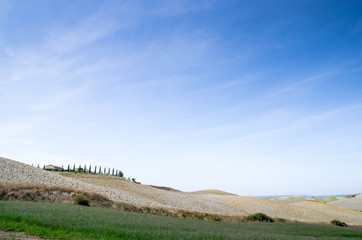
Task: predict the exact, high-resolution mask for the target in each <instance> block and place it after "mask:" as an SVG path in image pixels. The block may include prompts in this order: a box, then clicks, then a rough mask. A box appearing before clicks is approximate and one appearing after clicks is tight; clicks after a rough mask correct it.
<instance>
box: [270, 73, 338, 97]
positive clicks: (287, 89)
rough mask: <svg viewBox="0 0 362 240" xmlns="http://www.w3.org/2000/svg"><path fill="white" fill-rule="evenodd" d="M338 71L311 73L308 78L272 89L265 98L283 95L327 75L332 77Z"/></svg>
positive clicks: (325, 77)
mask: <svg viewBox="0 0 362 240" xmlns="http://www.w3.org/2000/svg"><path fill="white" fill-rule="evenodd" d="M338 73H339V71H327V72H322V73H318V74H316V75H313V76H311V77H309V78H306V79H304V80H301V81H298V82H294V83H292V84H290V85H287V86H284V87H282V88H280V89H278V90H273V93H271V94H269V95H267V96H266V98H273V97H277V96H280V95H284V94H288V93H291V92H294V91H296V90H298V89H299V88H301V87H303V86H304V85H307V84H309V83H312V82H316V81H321V80H325V79H327V78H329V77H332V76H334V75H336V74H338Z"/></svg>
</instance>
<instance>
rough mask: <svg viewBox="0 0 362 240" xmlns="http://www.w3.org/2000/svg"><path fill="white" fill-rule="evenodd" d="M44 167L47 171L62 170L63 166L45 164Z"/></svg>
mask: <svg viewBox="0 0 362 240" xmlns="http://www.w3.org/2000/svg"><path fill="white" fill-rule="evenodd" d="M44 169H45V170H48V171H62V169H63V168H62V167H59V166H55V165H47V166H45V168H44Z"/></svg>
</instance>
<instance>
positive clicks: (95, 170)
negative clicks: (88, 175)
mask: <svg viewBox="0 0 362 240" xmlns="http://www.w3.org/2000/svg"><path fill="white" fill-rule="evenodd" d="M94 174H97V165H96V166H95V167H94Z"/></svg>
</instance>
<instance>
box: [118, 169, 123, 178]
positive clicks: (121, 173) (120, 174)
mask: <svg viewBox="0 0 362 240" xmlns="http://www.w3.org/2000/svg"><path fill="white" fill-rule="evenodd" d="M118 173H119V177H121V178H123V172H122V171H121V170H119V172H118Z"/></svg>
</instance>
